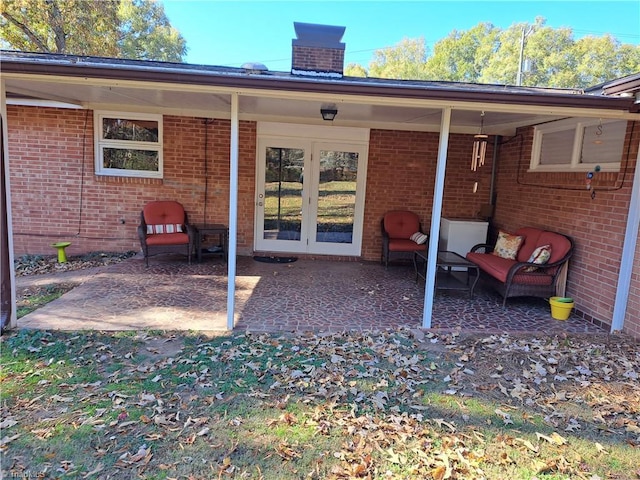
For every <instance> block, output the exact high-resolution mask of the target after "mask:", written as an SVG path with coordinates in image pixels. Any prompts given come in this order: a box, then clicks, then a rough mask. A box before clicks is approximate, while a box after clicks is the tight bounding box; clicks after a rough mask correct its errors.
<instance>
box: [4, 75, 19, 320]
mask: <svg viewBox="0 0 640 480" xmlns="http://www.w3.org/2000/svg"><path fill="white" fill-rule="evenodd" d="M0 115H1V117H0V120H1V125H0V128H1V129H2V130H1V131H0V135H1V137H2V142H1V143H2V145H1V148H2V151H1V152H0V155H1V156H2V158H1V159H0V160H1V161H0V170H1V171H0V174H1V175H2V187H1V188H0V210H1V211H0V216H1V219H2V222H1V225H0V237H1V238H0V241H1V242H0V243H1V244H2V248H1V249H0V255H1V267H0V277H1V279H0V290H1V294H0V307H1V308H0V317H1V318H0V331H4V330H5V329H7V328H15V327H17V326H18V320H17V317H16V277H15V271H14V269H13V235H12V234H11V232H12V225H13V222H12V221H11V188H10V185H9V183H10V182H9V136H8V133H7V132H8V126H7V95H6V89H5V82H4V80H0Z"/></svg>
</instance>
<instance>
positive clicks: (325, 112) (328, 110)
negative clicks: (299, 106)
mask: <svg viewBox="0 0 640 480" xmlns="http://www.w3.org/2000/svg"><path fill="white" fill-rule="evenodd" d="M320 114H321V115H322V119H323V120H326V121H327V122H333V119H334V118H336V115H337V114H338V109H337V108H336V106H335V105H328V106H326V107H320Z"/></svg>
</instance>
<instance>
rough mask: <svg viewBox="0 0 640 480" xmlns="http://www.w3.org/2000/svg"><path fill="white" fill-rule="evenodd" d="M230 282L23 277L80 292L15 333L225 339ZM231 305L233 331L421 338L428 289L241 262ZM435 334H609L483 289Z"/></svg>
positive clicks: (374, 265)
mask: <svg viewBox="0 0 640 480" xmlns="http://www.w3.org/2000/svg"><path fill="white" fill-rule="evenodd" d="M226 272H227V268H226V264H224V263H223V262H222V261H220V260H219V259H207V260H205V261H204V262H202V263H192V264H191V265H189V264H188V263H187V262H186V261H185V259H184V257H181V256H173V255H165V256H158V257H154V258H153V259H152V260H151V261H150V266H149V268H146V267H145V265H144V260H143V259H142V258H141V257H140V256H137V257H134V258H132V259H129V260H127V261H125V262H122V263H119V264H116V265H112V266H109V267H104V268H101V269H100V270H98V271H96V272H91V273H85V274H83V272H82V271H79V272H68V274H64V275H61V274H57V275H54V276H52V277H48V276H42V277H39V276H32V277H19V278H18V287H20V286H21V285H28V284H30V283H31V284H33V283H34V282H39V283H40V284H44V283H46V282H52V281H56V278H54V277H55V276H57V277H58V278H57V281H78V282H81V284H80V285H79V286H77V287H76V288H74V289H73V290H72V291H70V292H68V293H67V294H65V295H63V296H62V297H61V298H59V299H58V300H55V301H53V302H51V303H50V304H48V305H46V306H44V307H43V308H41V309H39V310H36V311H35V312H33V313H31V314H29V315H27V316H25V317H23V318H22V319H20V320H19V321H18V327H19V328H35V329H61V330H85V329H95V330H140V329H158V330H193V331H224V330H226V326H227V311H226V302H227V276H226ZM65 277H66V278H65ZM74 277H75V280H74ZM235 300H236V310H235V311H236V315H235V329H237V330H246V331H253V332H304V331H316V332H318V331H323V332H327V331H333V332H336V331H347V330H375V329H388V328H398V327H405V328H412V329H413V328H415V329H418V328H420V327H421V324H422V309H423V304H424V282H422V281H419V282H416V280H415V277H414V272H413V267H412V266H411V265H408V264H405V265H402V264H396V265H393V266H389V268H388V269H385V268H384V267H383V266H382V265H381V264H380V263H378V262H364V261H358V262H356V261H351V262H340V261H330V260H323V259H299V260H297V261H295V262H292V263H262V262H257V261H255V260H254V259H253V258H252V257H247V256H242V257H239V258H238V261H237V276H236V297H235ZM432 328H433V329H436V330H457V329H459V330H461V331H464V332H484V333H502V332H509V333H524V332H534V333H539V332H545V333H558V334H562V333H596V332H599V333H603V332H606V331H607V330H606V329H604V328H600V327H598V326H597V325H594V324H593V323H589V322H586V321H585V320H583V319H581V318H579V317H578V316H576V315H572V316H571V317H570V318H569V319H568V320H566V321H560V320H555V319H553V318H552V317H551V314H550V309H549V305H548V304H547V302H546V301H545V300H543V299H536V298H516V299H510V300H509V301H508V303H507V308H504V309H503V308H502V299H501V297H500V296H499V295H497V294H496V293H494V292H492V291H490V290H488V289H486V288H484V287H483V285H482V282H480V283H479V284H478V287H477V288H476V293H475V295H474V297H473V299H469V296H468V294H467V293H466V292H463V291H459V292H457V291H456V292H446V291H437V292H436V295H435V298H434V310H433V324H432Z"/></svg>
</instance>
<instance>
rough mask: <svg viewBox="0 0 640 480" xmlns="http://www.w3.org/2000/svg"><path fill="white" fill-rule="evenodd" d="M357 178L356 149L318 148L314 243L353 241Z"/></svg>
mask: <svg viewBox="0 0 640 480" xmlns="http://www.w3.org/2000/svg"><path fill="white" fill-rule="evenodd" d="M357 177H358V153H357V152H339V151H334V150H321V151H320V182H319V186H318V216H317V219H316V221H317V230H316V242H329V243H352V242H353V222H354V215H355V207H356V180H357Z"/></svg>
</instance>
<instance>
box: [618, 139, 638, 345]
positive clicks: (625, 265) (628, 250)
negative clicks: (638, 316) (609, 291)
mask: <svg viewBox="0 0 640 480" xmlns="http://www.w3.org/2000/svg"><path fill="white" fill-rule="evenodd" d="M638 229H640V149H639V150H638V156H637V158H636V173H635V175H634V176H633V187H632V190H631V201H630V202H629V215H628V216H627V229H626V231H625V234H624V243H623V245H622V260H621V262H620V274H619V275H618V288H617V290H616V300H615V303H614V306H613V318H612V319H611V320H612V321H611V332H612V333H613V332H615V331H617V330H622V329H623V328H624V317H625V316H626V314H627V305H628V302H629V287H630V286H631V275H632V273H633V257H634V255H635V251H636V245H637V244H638Z"/></svg>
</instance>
